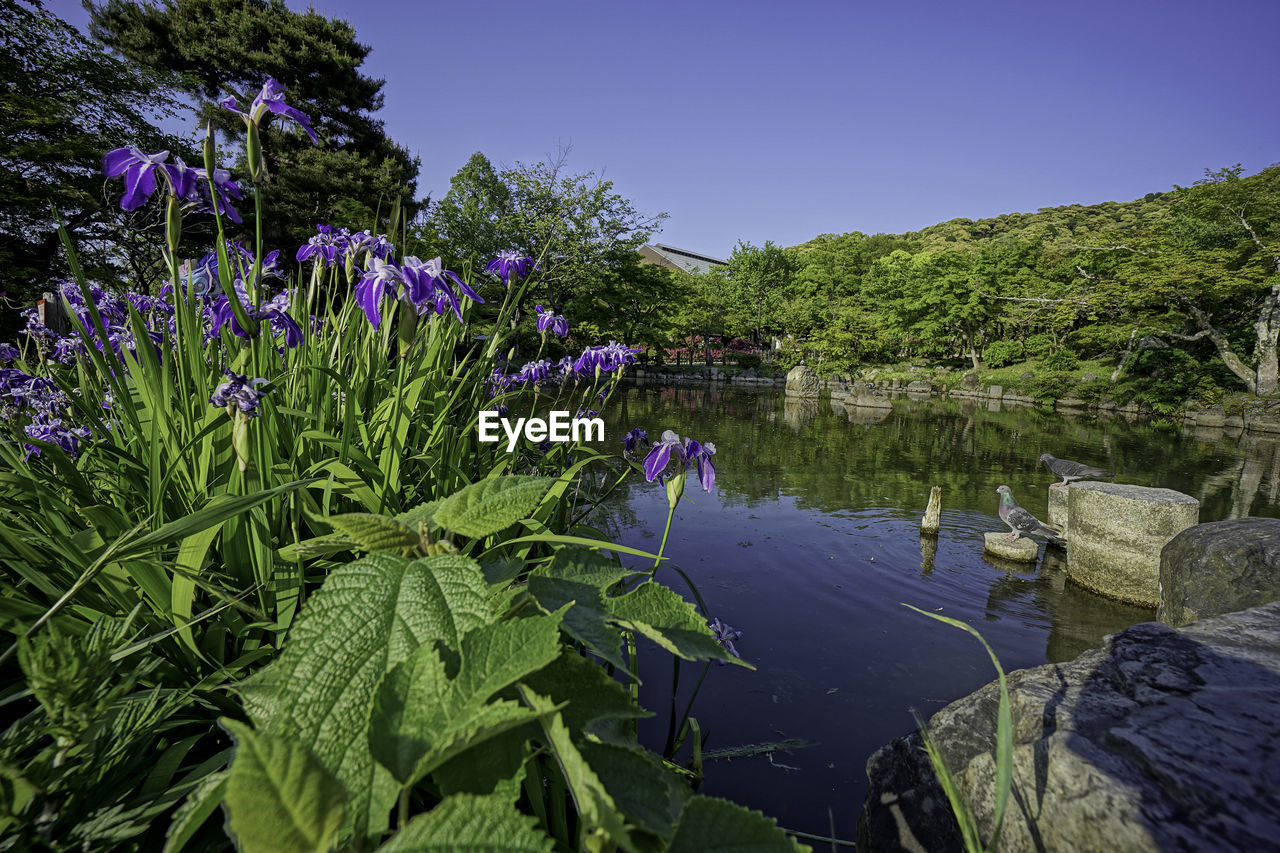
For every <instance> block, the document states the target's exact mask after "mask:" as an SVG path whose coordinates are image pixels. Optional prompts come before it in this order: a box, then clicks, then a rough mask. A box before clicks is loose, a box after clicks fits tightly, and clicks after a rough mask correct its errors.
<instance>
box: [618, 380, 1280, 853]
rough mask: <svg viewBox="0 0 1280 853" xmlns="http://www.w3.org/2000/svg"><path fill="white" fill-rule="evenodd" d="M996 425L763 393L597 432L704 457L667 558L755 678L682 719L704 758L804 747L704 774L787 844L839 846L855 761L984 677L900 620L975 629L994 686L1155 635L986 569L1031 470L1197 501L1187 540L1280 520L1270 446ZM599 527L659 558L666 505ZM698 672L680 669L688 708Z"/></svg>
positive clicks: (1043, 415)
mask: <svg viewBox="0 0 1280 853" xmlns="http://www.w3.org/2000/svg"><path fill="white" fill-rule="evenodd" d="M991 408H994V409H995V410H991ZM991 408H988V405H987V404H986V403H980V402H976V401H968V400H964V401H956V400H922V401H915V400H908V399H906V398H900V399H895V400H894V409H893V411H892V412H891V413H888V412H882V413H881V414H883V419H879V420H877V417H878V415H874V414H873V413H868V412H867V411H866V410H854V409H849V410H845V409H843V408H842V407H839V406H832V405H831V404H830V403H829V402H828V401H827V400H826V399H825V398H824V399H823V400H822V401H821V402H820V403H815V402H807V403H806V402H799V401H788V400H785V399H784V397H783V395H782V394H781V393H779V392H777V391H773V390H770V391H767V392H758V393H752V392H747V391H736V390H718V389H711V388H706V387H703V388H652V387H641V386H634V385H633V386H628V387H626V388H625V389H624V390H621V391H620V392H619V394H618V396H617V397H616V398H615V402H614V404H613V405H612V407H611V409H610V411H608V412H606V413H605V416H606V420H607V422H608V428H607V431H606V435H607V436H608V437H609V440H610V441H611V442H612V441H616V440H617V439H618V438H620V437H621V436H622V435H623V434H624V433H625V432H626V430H627V429H629V428H631V427H634V426H638V427H642V428H645V429H647V430H648V432H649V434H650V436H652V437H655V438H656V437H657V436H658V435H660V434H661V432H662V431H663V430H664V429H673V430H675V431H676V432H678V433H680V434H681V435H688V436H692V437H693V438H696V439H697V440H699V441H703V442H707V441H710V442H713V443H714V444H715V445H716V447H717V454H716V456H715V464H716V471H717V477H716V489H715V491H714V492H713V493H711V494H707V493H705V492H703V491H702V490H701V489H700V488H698V487H697V484H696V481H694V480H693V479H691V480H690V482H689V486H688V487H687V488H686V491H685V494H686V497H687V498H691V500H685V501H683V502H682V503H681V506H680V507H679V509H678V510H677V512H676V520H675V524H674V526H673V529H672V533H671V538H670V541H669V542H668V544H667V555H668V556H669V557H670V558H671V562H672V563H674V564H675V565H676V566H679V567H680V568H681V569H683V570H684V571H685V572H686V573H687V574H688V575H689V577H690V578H691V579H692V581H693V583H694V584H696V585H697V587H698V590H699V591H700V593H701V595H702V597H703V598H704V599H705V601H706V603H707V607H708V609H709V610H710V612H711V614H712V616H715V617H717V618H719V619H721V620H722V621H723V622H725V623H727V624H728V625H730V626H732V627H733V628H735V629H738V630H740V631H741V632H742V637H741V639H740V640H739V641H738V643H737V647H738V651H739V652H740V653H741V654H742V656H743V658H744V659H745V660H747V661H749V662H751V663H752V664H753V665H754V666H755V667H756V670H755V671H750V670H747V669H744V668H740V667H734V666H721V667H711V669H710V671H709V673H708V675H707V677H706V681H705V683H704V685H703V687H702V689H701V692H700V693H699V695H698V698H697V703H696V705H695V707H694V712H693V715H694V716H695V717H696V718H697V720H698V723H699V725H700V727H701V730H702V732H703V735H704V737H705V746H704V748H705V749H706V750H709V751H711V752H713V753H714V751H716V750H724V749H728V748H733V747H739V746H743V745H751V744H766V743H772V742H777V741H782V740H788V739H797V740H800V741H804V742H806V743H807V744H808V745H807V746H804V747H802V748H795V749H790V750H788V751H785V752H776V753H763V754H757V755H754V756H751V757H738V758H733V759H718V760H710V761H708V762H707V763H706V768H705V771H706V780H705V783H704V785H703V788H702V790H703V792H704V793H708V794H712V795H716V796H723V797H728V798H731V799H733V800H736V801H738V802H740V803H743V804H746V805H748V806H751V807H752V808H756V809H760V810H762V811H764V812H765V813H766V814H769V815H771V816H773V817H776V818H777V819H778V821H779V823H780V824H781V825H782V826H784V827H787V828H789V829H796V830H801V831H805V832H810V833H816V834H820V835H828V834H830V832H831V831H832V830H833V829H834V832H835V834H836V836H837V837H840V838H845V839H853V838H854V837H855V827H856V822H857V815H858V811H859V809H860V808H861V805H862V799H863V796H864V795H865V792H866V775H865V771H864V767H865V764H866V761H867V758H868V756H869V755H870V754H871V753H872V752H873V751H874V750H875V749H877V748H878V747H880V746H882V745H883V744H886V743H888V742H889V741H890V740H892V739H893V738H895V737H898V736H900V735H902V734H905V733H907V732H908V731H910V730H912V729H913V728H914V727H915V719H914V717H913V714H915V715H918V716H919V717H920V718H922V719H927V718H928V717H929V716H931V715H932V714H933V713H934V712H935V711H937V710H938V709H939V708H941V707H942V706H943V705H945V704H947V703H949V702H951V701H954V700H955V699H958V698H960V697H961V696H963V695H965V694H967V693H970V692H971V691H973V690H975V689H977V688H978V687H980V686H982V685H983V684H986V683H987V682H989V681H991V680H992V679H993V678H994V677H995V674H994V671H993V669H992V668H991V663H990V660H989V659H988V658H987V657H986V654H985V652H983V650H982V648H981V647H980V646H979V645H978V643H977V642H976V641H975V640H973V639H972V638H970V637H968V636H967V635H965V634H964V633H963V632H961V631H959V630H957V629H955V628H952V627H949V626H946V625H942V624H941V623H937V622H935V621H934V620H930V619H928V618H926V617H924V616H922V615H920V614H917V613H914V612H912V611H911V610H909V609H907V608H906V607H904V606H903V604H904V603H905V604H911V605H914V606H916V607H919V608H921V609H924V610H930V611H936V612H939V613H942V614H945V615H948V616H952V617H955V618H958V619H961V620H963V621H965V622H968V623H970V624H972V625H973V626H974V627H976V628H978V630H980V631H981V632H982V634H983V635H984V636H985V637H986V639H987V641H988V642H989V643H991V645H992V647H993V648H994V649H995V651H996V653H997V654H998V655H999V657H1000V660H1001V662H1002V664H1003V665H1004V666H1005V668H1006V669H1007V670H1012V669H1017V668H1022V667H1030V666H1038V665H1040V664H1044V663H1047V662H1060V661H1066V660H1070V659H1072V658H1074V657H1076V656H1077V655H1079V654H1080V653H1081V652H1083V651H1086V650H1088V649H1091V648H1093V647H1095V646H1096V645H1097V644H1098V643H1099V642H1100V641H1101V640H1102V638H1103V636H1104V635H1106V634H1109V633H1113V632H1115V631H1118V630H1120V629H1123V628H1125V627H1127V626H1129V625H1131V624H1134V623H1137V622H1145V621H1150V620H1152V619H1154V618H1155V611H1154V610H1150V609H1146V608H1141V607H1133V606H1128V605H1124V604H1120V603H1117V602H1113V601H1109V600H1107V599H1105V598H1101V597H1099V596H1096V595H1093V594H1091V593H1089V592H1086V591H1084V590H1082V589H1080V588H1078V587H1076V586H1075V585H1073V584H1069V583H1066V580H1065V574H1064V571H1063V567H1062V565H1061V564H1060V563H1059V562H1058V561H1057V559H1056V557H1055V556H1054V555H1052V554H1051V555H1050V556H1049V557H1047V558H1045V557H1044V556H1043V554H1044V551H1043V548H1042V549H1041V554H1042V560H1041V563H1040V564H1038V565H1032V564H1026V565H1024V566H1019V565H1018V564H1005V563H999V564H997V563H996V562H993V561H992V560H990V559H989V558H987V557H985V556H984V554H983V539H982V534H983V533H984V532H985V531H1007V529H1008V528H1007V527H1005V525H1004V524H1003V523H1002V522H1001V521H1000V519H999V517H998V516H997V514H996V508H997V505H998V496H997V495H996V493H995V490H996V487H997V486H999V485H1001V484H1007V485H1009V486H1010V487H1011V488H1012V489H1013V493H1014V495H1015V496H1017V498H1018V500H1019V502H1020V503H1022V504H1023V505H1024V506H1026V507H1027V508H1028V509H1029V510H1031V512H1033V513H1034V514H1035V515H1036V516H1038V517H1040V518H1042V519H1044V518H1046V517H1047V509H1046V504H1047V500H1048V497H1047V488H1048V486H1049V484H1050V483H1051V482H1054V480H1055V478H1053V477H1052V476H1051V475H1050V474H1049V473H1048V471H1047V470H1045V469H1044V468H1043V467H1042V466H1041V465H1040V464H1039V462H1038V457H1039V455H1040V454H1041V453H1042V452H1049V453H1052V454H1054V455H1055V456H1060V457H1063V458H1067V459H1074V460H1078V461H1081V462H1086V463H1088V464H1091V465H1097V466H1100V467H1104V468H1108V469H1109V470H1113V471H1115V472H1116V475H1117V476H1116V480H1117V481H1118V482H1124V483H1133V484H1138V485H1144V486H1158V487H1166V488H1172V489H1177V490H1178V491H1182V492H1186V493H1188V494H1190V495H1192V496H1194V497H1196V498H1198V499H1199V500H1200V501H1201V512H1200V520H1201V521H1202V522H1204V521H1216V520H1220V519H1224V518H1230V517H1237V516H1242V515H1264V516H1280V503H1277V500H1278V497H1280V451H1278V447H1280V444H1278V441H1277V439H1276V438H1261V437H1256V436H1253V435H1250V434H1245V435H1240V436H1235V437H1231V435H1230V434H1224V433H1222V432H1221V431H1216V432H1206V433H1202V434H1191V433H1183V432H1179V431H1177V430H1173V429H1161V428H1155V427H1151V426H1143V425H1137V424H1130V423H1126V422H1125V421H1124V420H1120V419H1113V420H1109V421H1098V420H1096V419H1094V418H1092V417H1082V418H1080V419H1078V420H1069V419H1065V418H1063V417H1062V416H1061V415H1055V414H1053V413H1051V412H1045V411H1041V410H1036V409H1029V408H1016V409H1006V410H999V406H998V404H997V405H995V406H993V407H991ZM934 485H939V486H941V487H942V529H941V532H940V534H939V535H938V537H937V538H936V551H935V549H934V548H933V547H932V545H933V541H935V540H932V539H931V538H925V539H923V540H922V538H921V536H920V533H919V524H920V516H921V514H922V512H923V510H924V507H925V505H926V503H927V501H928V496H929V490H930V487H931V486H934ZM605 516H606V519H607V522H606V524H605V526H606V528H607V532H608V533H609V534H610V535H612V536H615V537H617V541H619V542H622V543H625V544H628V545H633V546H636V547H640V548H644V549H647V550H651V551H656V550H657V548H658V543H659V542H660V540H661V536H662V531H663V525H664V522H665V518H666V498H665V493H664V490H663V489H661V488H660V487H659V486H657V485H656V484H655V485H649V484H646V483H644V482H643V480H641V481H639V482H638V483H631V484H629V485H628V486H626V487H624V489H623V490H619V491H618V492H615V493H614V494H613V495H612V496H611V498H610V500H609V502H608V503H607V505H606V507H605ZM659 578H660V579H661V580H663V581H664V582H665V583H667V584H668V585H670V586H672V587H673V588H675V589H677V590H679V591H680V592H681V593H682V594H685V596H686V597H688V598H692V596H691V595H690V594H689V592H688V590H687V586H686V584H685V582H684V581H683V580H682V579H681V577H680V576H679V574H677V573H676V572H675V571H674V570H672V569H669V568H668V569H660V570H659ZM661 658H662V656H660V655H657V654H649V655H644V654H642V657H641V661H640V665H641V669H640V674H641V677H642V678H643V679H644V685H643V687H642V689H641V697H640V698H641V702H642V704H643V705H644V706H645V707H647V708H649V709H650V710H653V711H656V712H658V713H657V714H656V715H655V716H654V717H653V718H651V719H649V720H646V721H645V722H644V723H642V726H641V737H642V740H644V741H645V742H646V743H648V744H649V745H650V746H651V747H653V748H655V749H659V750H660V749H661V748H662V745H663V741H664V739H665V737H666V734H667V719H668V716H667V709H668V708H669V707H670V705H671V671H670V667H669V665H668V664H667V663H666V662H665V661H662V660H661ZM646 661H652V662H653V663H650V665H649V667H648V668H647V669H646V667H645V664H646ZM659 661H661V663H660V664H659V663H658V662H659ZM700 672H701V667H700V666H698V667H694V666H690V665H688V664H686V665H685V667H684V668H683V670H682V672H681V679H680V686H679V691H678V694H679V704H680V706H681V708H683V706H684V703H685V702H687V701H688V698H689V696H690V694H691V692H692V690H693V687H694V685H695V683H696V682H697V680H698V676H699V674H700ZM687 752H688V750H687V748H686V750H685V753H684V756H683V757H687Z"/></svg>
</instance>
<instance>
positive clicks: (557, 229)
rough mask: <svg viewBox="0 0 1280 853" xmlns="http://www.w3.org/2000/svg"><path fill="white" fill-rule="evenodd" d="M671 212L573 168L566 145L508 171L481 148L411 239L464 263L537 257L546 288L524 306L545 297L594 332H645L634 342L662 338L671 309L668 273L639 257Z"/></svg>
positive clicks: (523, 306) (574, 322) (540, 287)
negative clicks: (653, 208) (635, 201)
mask: <svg viewBox="0 0 1280 853" xmlns="http://www.w3.org/2000/svg"><path fill="white" fill-rule="evenodd" d="M665 218H666V214H665V213H661V214H658V215H656V216H649V215H646V214H642V213H640V212H639V211H637V210H636V209H635V207H634V206H633V205H632V203H631V202H630V201H629V200H627V199H626V198H625V197H623V196H622V195H620V194H619V193H617V192H615V191H614V187H613V182H612V181H607V180H604V179H603V178H602V177H600V176H599V175H597V174H596V173H595V172H584V173H580V174H574V173H572V172H570V171H569V168H568V152H567V151H562V152H560V154H559V156H558V157H557V158H555V159H554V160H547V161H542V162H538V163H533V164H524V163H517V164H516V165H515V166H512V167H511V168H508V169H504V170H501V171H499V170H497V169H495V168H494V167H493V165H492V164H491V163H490V162H489V160H488V159H487V158H486V157H485V156H484V155H483V154H481V153H479V152H477V153H475V154H473V155H472V156H471V159H470V160H468V161H467V163H466V164H464V165H463V167H462V168H461V169H459V170H458V172H457V174H455V175H454V176H453V178H451V179H450V182H449V192H448V193H447V194H446V195H445V197H444V198H442V199H441V200H440V201H439V202H437V203H436V204H435V205H434V206H433V207H432V208H431V211H430V213H429V215H428V216H427V218H426V219H425V221H423V222H421V223H418V224H417V225H416V226H415V227H414V229H413V230H412V233H411V239H412V240H413V241H415V242H420V243H423V244H425V245H427V246H429V247H434V248H433V249H432V251H433V253H436V254H441V253H443V254H444V255H446V256H449V257H452V258H454V259H456V260H457V261H458V262H460V263H461V262H471V263H474V262H477V261H483V260H487V259H488V258H489V257H492V256H493V255H494V254H496V253H497V252H498V251H515V252H519V253H520V254H522V255H527V256H529V257H533V258H537V259H538V269H539V274H538V280H537V284H536V285H535V286H534V287H532V288H531V289H529V290H528V292H527V293H526V294H525V298H524V299H522V301H521V302H520V304H519V305H518V306H517V307H518V308H519V310H520V312H522V313H524V312H528V311H530V310H531V309H532V307H533V305H534V304H539V303H540V304H542V305H544V306H545V307H547V308H551V309H554V310H555V311H556V312H557V313H560V314H564V315H565V316H566V317H567V318H568V319H569V320H570V321H571V330H572V329H574V328H576V325H577V324H579V323H581V324H583V325H584V331H585V332H587V334H603V335H609V334H612V333H614V332H618V333H622V332H630V333H632V334H637V333H638V334H639V335H640V337H638V338H631V337H624V339H625V340H629V341H635V340H641V339H643V338H645V337H653V333H652V329H653V328H654V327H656V326H659V325H662V322H661V320H660V316H661V314H662V313H663V312H664V311H665V310H667V305H666V304H665V303H664V302H663V301H662V300H661V298H660V297H661V296H662V295H665V294H666V293H667V291H668V290H669V288H670V280H669V278H668V276H667V275H666V274H665V273H663V272H660V271H658V270H656V269H653V268H648V267H644V266H641V265H640V264H639V262H638V258H637V252H638V250H639V248H640V246H641V245H643V244H644V242H645V241H646V240H648V239H649V237H650V236H651V235H652V234H653V233H654V232H655V231H656V230H657V229H658V227H659V226H660V224H661V223H662V220H663V219H665ZM498 287H500V285H493V286H492V292H494V293H500V292H501V291H499V290H498ZM482 294H483V291H482Z"/></svg>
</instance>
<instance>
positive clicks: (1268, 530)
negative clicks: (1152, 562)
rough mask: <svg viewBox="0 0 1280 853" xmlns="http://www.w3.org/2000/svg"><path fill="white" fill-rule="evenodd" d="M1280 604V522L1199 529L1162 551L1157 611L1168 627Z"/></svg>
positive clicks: (1258, 521)
mask: <svg viewBox="0 0 1280 853" xmlns="http://www.w3.org/2000/svg"><path fill="white" fill-rule="evenodd" d="M1273 601H1280V519H1276V518H1233V519H1230V520H1228V521H1215V522H1213V523H1211V524H1197V525H1196V526H1195V527H1192V528H1190V529H1188V530H1184V531H1183V532H1181V533H1179V534H1178V535H1177V536H1175V537H1174V538H1173V541H1171V542H1170V543H1169V544H1168V545H1166V546H1165V547H1164V552H1163V554H1162V555H1161V558H1160V609H1159V610H1158V611H1157V613H1156V617H1157V618H1158V619H1159V620H1160V621H1161V622H1165V623H1168V624H1169V625H1185V624H1187V623H1188V622H1194V621H1195V620H1197V619H1205V618H1207V617H1210V616H1218V615H1220V614H1223V613H1234V612H1236V611H1237V610H1244V609H1246V608H1249V607H1257V606H1258V605H1261V604H1268V603H1270V602H1273Z"/></svg>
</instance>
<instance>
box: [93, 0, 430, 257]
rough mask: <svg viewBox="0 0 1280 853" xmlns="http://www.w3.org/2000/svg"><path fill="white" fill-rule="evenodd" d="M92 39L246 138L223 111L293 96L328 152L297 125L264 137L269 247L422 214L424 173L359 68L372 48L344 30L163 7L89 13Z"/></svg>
mask: <svg viewBox="0 0 1280 853" xmlns="http://www.w3.org/2000/svg"><path fill="white" fill-rule="evenodd" d="M86 6H87V8H88V9H89V13H90V30H91V32H92V33H93V35H94V36H95V37H96V38H98V39H99V40H101V41H102V42H103V43H104V44H106V45H107V46H108V47H110V48H112V49H113V50H116V51H118V52H119V53H121V54H122V55H123V56H125V57H126V58H128V59H130V60H133V61H134V62H136V63H138V64H139V65H141V66H144V67H146V68H149V69H152V70H154V71H157V72H160V73H164V74H166V75H168V78H169V79H170V80H171V81H172V82H173V84H174V85H175V86H176V87H177V88H179V89H181V90H182V91H184V92H186V93H187V94H189V95H190V96H191V97H192V98H193V99H195V100H196V101H197V102H198V105H199V111H200V112H201V113H202V115H203V116H204V117H205V118H207V119H209V120H211V121H213V122H214V126H215V128H217V129H219V130H222V131H224V132H226V133H227V134H229V135H231V136H233V137H234V138H238V137H239V134H240V133H242V131H243V126H242V124H241V120H240V118H239V117H238V116H236V115H234V114H233V113H230V112H228V111H226V110H223V109H221V108H220V107H218V106H217V103H216V101H217V100H219V99H220V98H221V97H222V96H225V95H228V94H230V95H235V96H236V98H237V99H238V100H239V102H240V103H241V105H242V106H243V105H245V104H247V103H248V102H249V101H251V100H252V99H253V97H254V95H255V94H256V93H257V92H258V91H259V89H260V88H261V86H262V83H263V81H264V80H265V78H266V77H268V76H270V77H274V78H275V79H276V80H278V81H279V82H280V83H282V84H283V85H284V86H286V87H287V88H288V90H289V94H288V97H289V102H290V104H291V105H293V106H295V107H297V108H298V109H300V110H302V111H303V112H304V113H307V114H308V115H310V116H311V119H312V126H313V127H314V128H315V131H316V133H317V134H318V135H319V136H320V145H318V146H313V145H312V144H311V142H310V140H309V139H307V138H306V137H305V136H304V135H302V134H301V133H299V132H298V131H297V130H296V129H294V128H293V127H292V125H291V124H289V123H283V124H282V123H277V122H272V123H270V124H269V125H268V126H267V128H266V129H265V130H264V133H263V147H264V151H265V153H266V155H267V165H268V179H267V181H268V186H269V192H268V198H269V203H270V215H269V216H268V217H267V221H268V223H269V229H270V230H269V231H268V233H267V239H268V242H270V243H273V244H277V245H280V244H283V245H286V246H287V245H289V244H290V243H294V244H296V243H299V242H302V241H304V240H305V239H306V238H307V237H308V236H310V235H311V234H313V233H314V229H315V225H316V223H318V222H334V223H336V224H347V225H357V226H359V227H368V226H371V225H373V224H374V222H373V219H374V215H375V211H379V210H380V211H382V212H383V213H384V214H385V213H387V212H388V211H389V210H390V209H391V205H392V203H393V202H394V201H395V200H397V199H399V200H401V202H402V204H403V205H404V208H403V213H404V215H405V217H406V219H408V218H412V217H413V216H414V215H415V214H416V206H415V203H414V193H415V192H416V186H417V184H416V182H417V175H418V166H419V161H418V159H417V158H416V157H412V156H410V154H409V152H408V151H407V150H406V149H405V148H403V147H402V146H400V145H398V144H396V143H395V142H393V141H392V140H391V139H389V138H388V137H387V135H386V133H385V131H384V129H383V124H382V122H381V121H379V120H377V119H375V118H374V117H373V113H375V112H377V111H378V110H379V109H381V107H382V86H383V81H382V80H377V79H373V78H370V77H366V76H364V75H363V74H361V73H360V66H361V64H362V63H363V61H364V59H365V57H367V56H368V54H369V51H370V48H369V47H368V46H366V45H362V44H360V43H359V42H357V41H356V34H355V30H354V29H352V27H351V25H350V24H348V23H346V22H345V21H340V20H336V19H332V18H327V17H325V16H324V15H321V14H320V13H318V12H316V11H314V10H308V11H306V12H294V11H292V10H290V9H289V8H288V7H287V6H286V5H285V4H284V2H283V0H165V3H164V4H163V5H150V4H143V3H135V2H130V0H105V2H102V3H98V4H94V3H92V2H86Z"/></svg>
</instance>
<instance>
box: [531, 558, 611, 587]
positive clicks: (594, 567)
mask: <svg viewBox="0 0 1280 853" xmlns="http://www.w3.org/2000/svg"><path fill="white" fill-rule="evenodd" d="M532 574H534V575H538V576H540V577H546V578H562V579H564V580H569V581H573V582H574V583H582V584H587V585H589V586H594V587H595V588H596V589H599V590H600V591H601V592H608V591H609V589H610V588H611V587H612V586H613V585H614V584H616V583H617V582H618V581H620V580H622V579H623V578H625V577H627V576H629V575H634V574H635V572H633V571H631V570H630V569H626V568H623V567H622V566H621V565H619V564H618V561H617V560H616V559H613V558H611V557H606V556H604V555H603V554H601V553H600V552H599V551H593V550H590V549H587V548H564V549H562V550H560V551H558V552H557V553H556V556H555V559H553V560H552V561H551V562H550V563H548V564H546V565H544V566H539V567H538V568H537V569H535V570H534V571H533V573H532Z"/></svg>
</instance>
